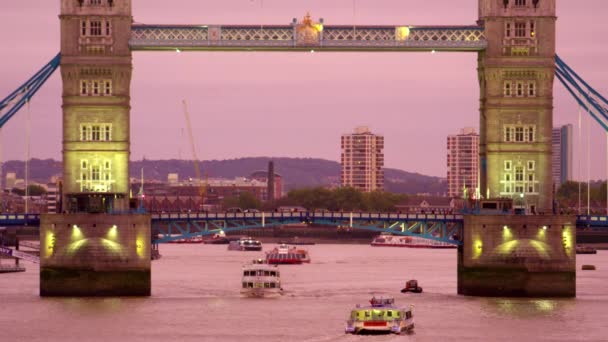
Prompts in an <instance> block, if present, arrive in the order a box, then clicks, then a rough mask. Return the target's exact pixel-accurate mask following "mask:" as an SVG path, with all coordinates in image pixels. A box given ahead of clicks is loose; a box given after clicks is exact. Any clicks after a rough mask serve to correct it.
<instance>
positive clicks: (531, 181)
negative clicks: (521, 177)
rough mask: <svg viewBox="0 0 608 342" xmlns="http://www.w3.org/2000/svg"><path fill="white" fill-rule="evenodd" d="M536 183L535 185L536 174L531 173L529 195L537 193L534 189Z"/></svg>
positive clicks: (529, 175) (529, 176)
mask: <svg viewBox="0 0 608 342" xmlns="http://www.w3.org/2000/svg"><path fill="white" fill-rule="evenodd" d="M534 183H535V182H534V174H533V173H529V174H528V189H527V190H528V192H529V193H533V192H536V191H534V190H535V189H534Z"/></svg>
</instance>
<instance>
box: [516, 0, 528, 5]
mask: <svg viewBox="0 0 608 342" xmlns="http://www.w3.org/2000/svg"><path fill="white" fill-rule="evenodd" d="M524 6H526V0H515V7H524Z"/></svg>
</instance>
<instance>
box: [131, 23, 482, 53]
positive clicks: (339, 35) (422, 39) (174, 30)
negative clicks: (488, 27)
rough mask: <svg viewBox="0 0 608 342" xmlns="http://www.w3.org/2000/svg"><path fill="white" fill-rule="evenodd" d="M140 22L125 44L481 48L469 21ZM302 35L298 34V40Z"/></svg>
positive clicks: (235, 48)
mask: <svg viewBox="0 0 608 342" xmlns="http://www.w3.org/2000/svg"><path fill="white" fill-rule="evenodd" d="M311 27H312V28H313V29H314V30H316V32H317V33H316V34H315V35H314V38H313V39H312V40H311V39H310V38H307V37H305V38H302V37H301V36H299V34H298V30H299V29H300V25H298V24H294V25H144V24H135V25H133V26H132V28H131V39H130V41H129V46H130V47H131V50H134V51H143V50H157V51H158V50H172V51H176V50H177V51H182V50H219V51H244V50H245V51H311V50H314V51H482V50H485V48H486V47H487V41H486V39H485V34H484V28H483V27H482V26H477V25H469V26H356V25H341V26H338V25H322V24H315V25H312V26H311ZM303 39H304V40H303Z"/></svg>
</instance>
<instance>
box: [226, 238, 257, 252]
mask: <svg viewBox="0 0 608 342" xmlns="http://www.w3.org/2000/svg"><path fill="white" fill-rule="evenodd" d="M228 250H229V251H261V250H262V243H261V242H260V241H258V240H254V239H253V238H251V237H244V238H240V239H238V240H234V241H230V243H229V244H228Z"/></svg>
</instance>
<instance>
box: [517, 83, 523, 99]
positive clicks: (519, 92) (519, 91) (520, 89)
mask: <svg viewBox="0 0 608 342" xmlns="http://www.w3.org/2000/svg"><path fill="white" fill-rule="evenodd" d="M522 96H524V83H523V82H517V97H522Z"/></svg>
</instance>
